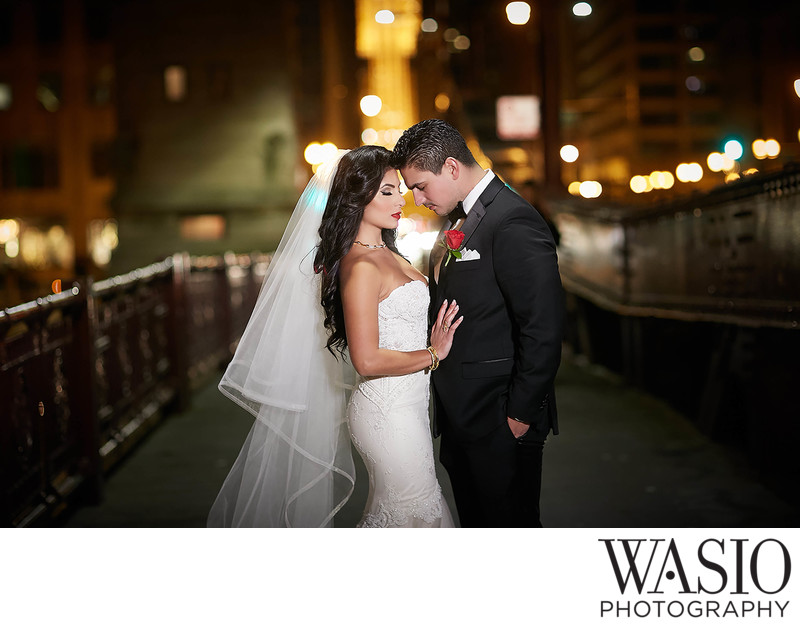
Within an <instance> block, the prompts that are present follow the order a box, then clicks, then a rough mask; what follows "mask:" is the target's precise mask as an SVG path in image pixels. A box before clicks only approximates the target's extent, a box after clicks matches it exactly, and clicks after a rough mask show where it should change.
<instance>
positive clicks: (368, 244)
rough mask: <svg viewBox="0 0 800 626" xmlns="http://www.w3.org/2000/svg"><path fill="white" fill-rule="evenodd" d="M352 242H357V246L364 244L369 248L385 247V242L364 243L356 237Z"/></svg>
mask: <svg viewBox="0 0 800 626" xmlns="http://www.w3.org/2000/svg"><path fill="white" fill-rule="evenodd" d="M353 243H357V244H358V245H359V246H364V247H365V248H369V249H370V250H379V249H380V248H385V247H386V243H385V242H384V243H379V244H377V245H373V244H371V243H364V242H363V241H359V240H358V239H356V240H355V241H354V242H353Z"/></svg>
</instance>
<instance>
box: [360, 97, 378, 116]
mask: <svg viewBox="0 0 800 626" xmlns="http://www.w3.org/2000/svg"><path fill="white" fill-rule="evenodd" d="M360 105H361V112H362V113H363V114H364V115H366V116H367V117H375V116H376V115H377V114H378V113H380V112H381V107H382V106H383V102H382V101H381V99H380V98H379V97H378V96H375V95H369V96H364V97H363V98H361V103H360Z"/></svg>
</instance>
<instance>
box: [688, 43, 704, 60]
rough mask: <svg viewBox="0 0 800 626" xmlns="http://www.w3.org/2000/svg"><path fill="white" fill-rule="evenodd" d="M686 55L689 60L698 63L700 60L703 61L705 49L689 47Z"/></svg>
mask: <svg viewBox="0 0 800 626" xmlns="http://www.w3.org/2000/svg"><path fill="white" fill-rule="evenodd" d="M686 56H688V57H689V60H690V61H694V62H695V63H700V61H705V58H706V51H705V50H703V49H702V48H700V47H699V46H695V47H694V48H689V52H687V53H686Z"/></svg>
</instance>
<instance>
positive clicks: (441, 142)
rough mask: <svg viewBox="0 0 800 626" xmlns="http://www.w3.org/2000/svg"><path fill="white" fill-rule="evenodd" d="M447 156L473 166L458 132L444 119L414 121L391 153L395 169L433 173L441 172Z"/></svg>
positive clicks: (467, 149)
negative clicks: (404, 168)
mask: <svg viewBox="0 0 800 626" xmlns="http://www.w3.org/2000/svg"><path fill="white" fill-rule="evenodd" d="M448 157H453V158H454V159H456V160H457V161H460V162H461V163H463V164H464V165H469V166H472V165H475V164H477V161H476V160H475V157H474V156H472V152H470V151H469V148H467V142H466V141H464V138H463V137H462V136H461V133H459V132H458V131H457V130H456V129H455V128H453V127H452V126H450V124H448V123H447V122H445V121H444V120H436V119H431V120H423V121H421V122H417V123H416V124H414V125H413V126H412V127H411V128H409V129H408V130H406V131H405V132H404V133H403V134H402V136H401V137H400V139H399V140H398V141H397V144H396V145H395V147H394V150H392V164H393V165H394V167H395V168H397V169H400V168H402V167H414V168H416V169H418V170H422V171H426V172H433V173H434V174H439V172H441V171H442V167H444V162H445V161H446V160H447V158H448Z"/></svg>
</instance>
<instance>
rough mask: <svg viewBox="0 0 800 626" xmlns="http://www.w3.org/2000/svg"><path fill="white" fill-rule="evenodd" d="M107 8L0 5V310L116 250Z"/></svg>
mask: <svg viewBox="0 0 800 626" xmlns="http://www.w3.org/2000/svg"><path fill="white" fill-rule="evenodd" d="M108 4H109V3H104V2H100V1H98V0H83V1H81V0H63V1H58V2H57V1H52V0H51V1H16V2H3V3H2V4H0V294H2V296H0V299H1V300H2V303H1V304H2V305H3V306H11V305H13V304H18V303H19V302H21V301H22V300H23V299H25V298H30V297H35V296H38V295H45V294H46V293H48V292H49V290H50V286H51V285H53V289H55V290H58V289H59V286H58V283H57V282H56V283H55V284H54V283H53V281H58V280H59V279H67V280H68V279H70V278H72V277H73V276H75V275H76V274H82V273H86V272H88V271H92V270H93V269H95V268H98V267H99V268H102V267H103V266H105V265H106V264H107V263H108V261H109V259H110V254H111V250H112V249H113V247H114V246H115V245H116V239H117V234H116V224H115V222H114V221H113V219H112V216H111V213H110V210H109V199H110V196H111V194H112V193H113V191H114V179H113V141H114V138H115V136H116V130H117V121H116V120H117V116H116V108H115V87H114V86H115V68H114V61H113V51H112V46H111V43H110V40H109V26H110V15H109V13H108V11H107V10H106V9H107V7H108Z"/></svg>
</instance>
